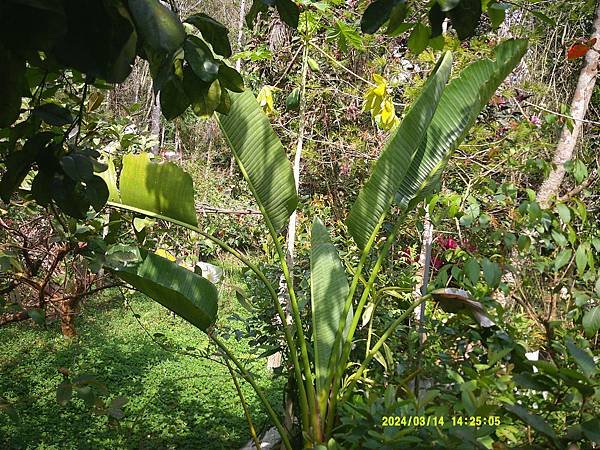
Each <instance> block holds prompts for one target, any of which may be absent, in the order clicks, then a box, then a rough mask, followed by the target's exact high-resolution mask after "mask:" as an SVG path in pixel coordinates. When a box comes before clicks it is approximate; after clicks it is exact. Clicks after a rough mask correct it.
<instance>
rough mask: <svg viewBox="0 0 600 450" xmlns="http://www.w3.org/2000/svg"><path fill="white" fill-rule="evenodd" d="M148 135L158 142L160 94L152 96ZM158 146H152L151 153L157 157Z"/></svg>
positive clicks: (159, 137)
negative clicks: (150, 134)
mask: <svg viewBox="0 0 600 450" xmlns="http://www.w3.org/2000/svg"><path fill="white" fill-rule="evenodd" d="M150 133H152V135H153V136H155V137H156V139H157V141H158V142H160V139H161V132H160V92H159V93H157V94H156V95H155V96H154V99H153V100H152V106H151V110H150ZM158 149H159V144H158V143H157V144H156V145H153V146H152V153H154V154H155V155H158Z"/></svg>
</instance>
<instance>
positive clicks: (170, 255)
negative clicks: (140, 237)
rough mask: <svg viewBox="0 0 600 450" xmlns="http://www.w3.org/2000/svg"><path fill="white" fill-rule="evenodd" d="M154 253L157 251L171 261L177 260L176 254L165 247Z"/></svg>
mask: <svg viewBox="0 0 600 450" xmlns="http://www.w3.org/2000/svg"><path fill="white" fill-rule="evenodd" d="M154 253H156V254H157V255H158V256H162V257H163V258H165V259H168V260H169V261H173V262H175V261H177V258H175V256H174V255H173V254H172V253H171V252H169V251H168V250H165V249H164V248H159V249H158V250H156V251H155V252H154Z"/></svg>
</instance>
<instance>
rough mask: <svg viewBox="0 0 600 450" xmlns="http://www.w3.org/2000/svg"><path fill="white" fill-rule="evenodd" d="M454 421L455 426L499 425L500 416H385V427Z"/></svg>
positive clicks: (415, 425) (427, 424)
mask: <svg viewBox="0 0 600 450" xmlns="http://www.w3.org/2000/svg"><path fill="white" fill-rule="evenodd" d="M445 423H448V424H449V423H452V426H454V427H480V426H485V425H488V426H499V425H500V416H452V417H450V418H449V419H448V418H444V417H443V416H383V417H382V418H381V426H383V427H410V426H413V427H428V426H434V427H435V426H444V424H445Z"/></svg>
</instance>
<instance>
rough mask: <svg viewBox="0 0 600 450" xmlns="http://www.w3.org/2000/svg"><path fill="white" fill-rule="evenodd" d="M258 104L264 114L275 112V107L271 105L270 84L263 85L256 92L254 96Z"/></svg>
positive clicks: (271, 93)
mask: <svg viewBox="0 0 600 450" xmlns="http://www.w3.org/2000/svg"><path fill="white" fill-rule="evenodd" d="M256 100H257V101H258V104H259V105H260V107H261V108H262V110H263V111H264V112H265V114H273V113H274V112H275V107H274V106H273V87H272V86H263V87H262V89H261V90H260V92H259V93H258V97H256Z"/></svg>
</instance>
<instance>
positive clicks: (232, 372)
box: [225, 359, 261, 449]
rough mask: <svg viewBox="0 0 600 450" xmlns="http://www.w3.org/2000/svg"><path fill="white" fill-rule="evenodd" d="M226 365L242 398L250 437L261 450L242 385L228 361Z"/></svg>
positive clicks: (226, 360)
mask: <svg viewBox="0 0 600 450" xmlns="http://www.w3.org/2000/svg"><path fill="white" fill-rule="evenodd" d="M225 363H226V364H227V369H229V374H230V375H231V379H232V380H233V384H234V385H235V390H236V391H237V394H238V397H239V398H240V402H241V403H242V408H244V415H245V416H246V420H247V421H248V429H249V430H250V435H251V436H252V440H253V441H254V445H255V446H256V448H257V449H259V448H261V446H260V441H259V440H258V436H257V435H256V430H255V429H254V424H253V423H252V416H250V411H249V410H248V404H247V403H246V400H245V399H244V394H243V392H242V389H241V388H240V383H239V382H238V380H237V377H236V376H235V372H234V371H233V368H232V367H231V364H230V363H229V360H228V359H225Z"/></svg>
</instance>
